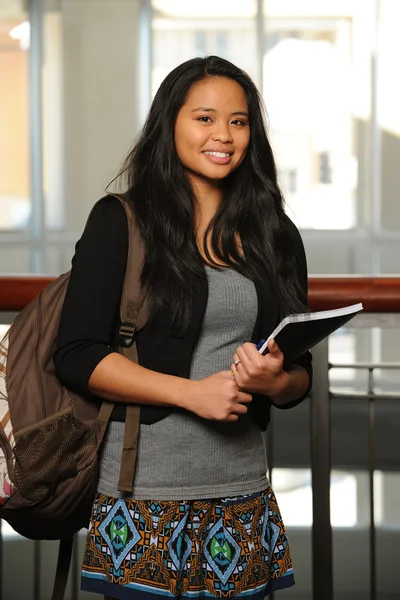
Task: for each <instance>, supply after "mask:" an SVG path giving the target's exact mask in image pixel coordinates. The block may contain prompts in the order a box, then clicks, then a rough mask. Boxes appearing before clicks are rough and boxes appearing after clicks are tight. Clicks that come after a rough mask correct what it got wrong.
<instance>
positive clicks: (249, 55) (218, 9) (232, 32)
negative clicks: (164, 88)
mask: <svg viewBox="0 0 400 600" xmlns="http://www.w3.org/2000/svg"><path fill="white" fill-rule="evenodd" d="M152 6H153V21H152V26H153V70H152V94H153V95H154V94H155V92H156V91H157V89H158V87H159V85H160V83H161V81H162V80H163V79H164V77H165V76H166V75H167V74H168V73H169V72H170V71H171V70H172V69H173V68H174V67H176V66H177V65H178V64H180V63H181V62H184V61H185V60H189V59H190V58H194V57H196V56H206V55H209V54H216V55H218V56H222V57H223V58H226V59H228V60H230V61H232V62H233V63H235V64H236V65H238V66H239V67H241V68H242V69H244V70H245V71H247V72H248V73H249V75H250V76H251V77H252V78H253V79H254V80H255V81H256V79H257V43H256V25H255V15H256V2H255V0H248V1H247V2H242V1H239V0H220V1H219V2H214V1H210V0H208V1H207V2H202V3H201V4H197V3H194V2H187V1H186V0H175V1H173V2H171V1H169V0H153V2H152ZM166 48H167V49H168V51H167V52H166Z"/></svg>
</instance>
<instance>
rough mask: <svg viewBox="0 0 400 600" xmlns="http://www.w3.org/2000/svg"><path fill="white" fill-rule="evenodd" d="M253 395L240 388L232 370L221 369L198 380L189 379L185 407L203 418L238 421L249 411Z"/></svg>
mask: <svg viewBox="0 0 400 600" xmlns="http://www.w3.org/2000/svg"><path fill="white" fill-rule="evenodd" d="M251 400H252V396H251V395H250V394H248V393H246V392H244V391H242V390H239V388H238V386H237V385H236V383H235V382H234V381H233V380H232V373H231V372H230V371H221V372H220V373H216V374H215V375H210V376H209V377H205V378H204V379H200V380H198V381H193V380H188V382H187V388H186V397H185V403H184V408H186V410H190V411H191V412H194V413H195V414H196V415H198V416H199V417H202V418H203V419H210V420H215V421H237V420H238V418H239V415H244V414H245V413H247V406H246V404H248V403H249V402H251Z"/></svg>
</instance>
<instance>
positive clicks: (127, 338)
mask: <svg viewBox="0 0 400 600" xmlns="http://www.w3.org/2000/svg"><path fill="white" fill-rule="evenodd" d="M135 333H136V323H129V321H125V322H124V323H121V327H120V328H119V331H118V341H119V344H120V346H122V347H123V348H130V347H131V346H132V344H133V340H134V339H135Z"/></svg>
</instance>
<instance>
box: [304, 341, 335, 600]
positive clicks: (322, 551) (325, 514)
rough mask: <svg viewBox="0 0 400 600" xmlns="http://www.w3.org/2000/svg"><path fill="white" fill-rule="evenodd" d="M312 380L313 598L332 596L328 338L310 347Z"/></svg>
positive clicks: (328, 597) (330, 598) (328, 598)
mask: <svg viewBox="0 0 400 600" xmlns="http://www.w3.org/2000/svg"><path fill="white" fill-rule="evenodd" d="M313 362H314V383H313V391H312V395H311V402H310V437H311V439H310V445H311V477H312V499H313V524H312V581H313V596H312V597H313V600H321V599H322V598H323V599H324V600H333V564H332V527H331V515H330V474H331V435H330V433H331V432H330V409H329V364H328V341H327V340H324V341H323V342H321V343H320V344H318V346H316V347H315V348H314V351H313Z"/></svg>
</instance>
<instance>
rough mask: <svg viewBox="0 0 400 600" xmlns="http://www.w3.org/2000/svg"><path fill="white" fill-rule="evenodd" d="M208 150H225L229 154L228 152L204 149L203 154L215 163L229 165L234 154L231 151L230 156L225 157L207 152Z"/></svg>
mask: <svg viewBox="0 0 400 600" xmlns="http://www.w3.org/2000/svg"><path fill="white" fill-rule="evenodd" d="M206 152H223V153H224V154H228V152H226V151H225V150H204V151H203V155H204V156H205V157H206V159H207V160H208V161H209V162H211V163H213V164H214V165H228V164H229V163H230V162H231V160H232V156H233V152H229V156H224V157H222V156H212V155H211V154H206Z"/></svg>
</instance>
